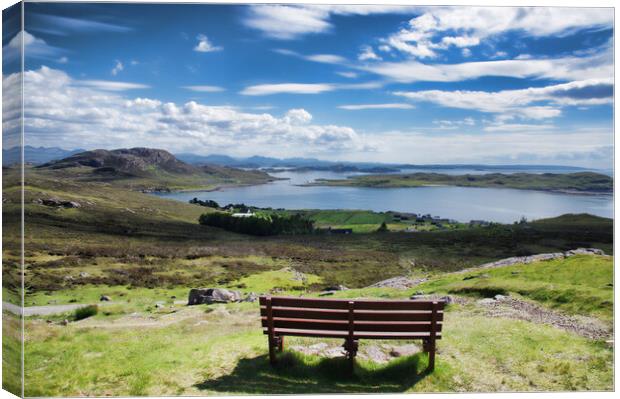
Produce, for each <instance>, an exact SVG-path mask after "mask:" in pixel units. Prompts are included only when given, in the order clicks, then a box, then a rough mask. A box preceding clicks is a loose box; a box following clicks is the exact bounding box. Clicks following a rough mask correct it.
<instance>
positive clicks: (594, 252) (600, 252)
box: [564, 248, 605, 256]
mask: <svg viewBox="0 0 620 399" xmlns="http://www.w3.org/2000/svg"><path fill="white" fill-rule="evenodd" d="M564 255H565V256H574V255H605V252H604V251H603V250H601V249H598V248H577V249H572V250H570V251H566V252H565V253H564Z"/></svg>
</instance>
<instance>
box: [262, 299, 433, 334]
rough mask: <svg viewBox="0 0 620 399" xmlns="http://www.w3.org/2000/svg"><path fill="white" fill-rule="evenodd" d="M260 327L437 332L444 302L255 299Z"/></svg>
mask: <svg viewBox="0 0 620 399" xmlns="http://www.w3.org/2000/svg"><path fill="white" fill-rule="evenodd" d="M259 303H260V314H261V320H262V326H263V327H265V328H270V329H274V328H276V329H277V328H286V329H296V330H316V331H350V332H352V331H359V332H361V331H373V332H428V333H439V332H441V328H442V325H443V323H442V322H443V308H444V306H445V302H444V301H430V300H404V301H403V300H399V301H391V300H361V299H355V300H353V299H351V300H349V299H318V298H296V297H270V296H261V297H260V298H259ZM433 335H434V334H433Z"/></svg>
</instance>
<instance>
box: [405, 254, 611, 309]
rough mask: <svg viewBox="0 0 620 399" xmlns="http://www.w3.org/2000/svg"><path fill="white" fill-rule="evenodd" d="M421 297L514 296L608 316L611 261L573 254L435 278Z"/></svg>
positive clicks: (423, 289) (424, 284)
mask: <svg viewBox="0 0 620 399" xmlns="http://www.w3.org/2000/svg"><path fill="white" fill-rule="evenodd" d="M417 289H418V290H421V291H423V292H425V293H448V294H458V295H474V296H481V297H490V296H493V295H495V294H504V295H507V294H511V295H514V294H517V295H520V296H522V297H525V298H528V299H531V300H534V301H537V302H540V303H542V304H544V305H546V306H548V307H550V308H553V309H558V310H561V311H564V312H568V313H571V314H582V315H589V316H596V317H599V318H602V319H605V320H611V319H612V318H613V258H611V257H600V256H588V255H578V256H573V257H569V258H565V259H556V260H550V261H543V262H535V263H530V264H527V265H523V264H520V265H515V266H507V267H501V268H497V269H486V270H485V269H480V270H478V271H472V272H469V273H464V274H451V275H446V276H444V277H438V278H436V279H433V280H432V281H429V282H426V283H423V284H421V285H419V286H418V287H417Z"/></svg>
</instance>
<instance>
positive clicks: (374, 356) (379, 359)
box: [358, 345, 390, 363]
mask: <svg viewBox="0 0 620 399" xmlns="http://www.w3.org/2000/svg"><path fill="white" fill-rule="evenodd" d="M358 356H359V357H361V358H366V359H369V360H372V361H373V362H375V363H387V362H389V361H390V356H389V355H388V354H387V353H385V352H383V351H382V350H381V349H379V347H377V346H374V345H372V346H367V347H365V348H363V349H362V350H360V352H359V354H358Z"/></svg>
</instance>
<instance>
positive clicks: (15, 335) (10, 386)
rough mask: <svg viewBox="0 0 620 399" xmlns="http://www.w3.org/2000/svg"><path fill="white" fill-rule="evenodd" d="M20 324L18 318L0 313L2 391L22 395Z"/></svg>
mask: <svg viewBox="0 0 620 399" xmlns="http://www.w3.org/2000/svg"><path fill="white" fill-rule="evenodd" d="M21 333H22V324H21V320H20V319H19V317H16V316H14V315H13V314H11V313H8V312H5V311H3V312H2V389H4V390H7V391H9V392H11V393H12V394H14V395H16V396H21V393H22V373H21V370H22V367H21V364H22V359H21V355H22V347H21Z"/></svg>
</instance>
